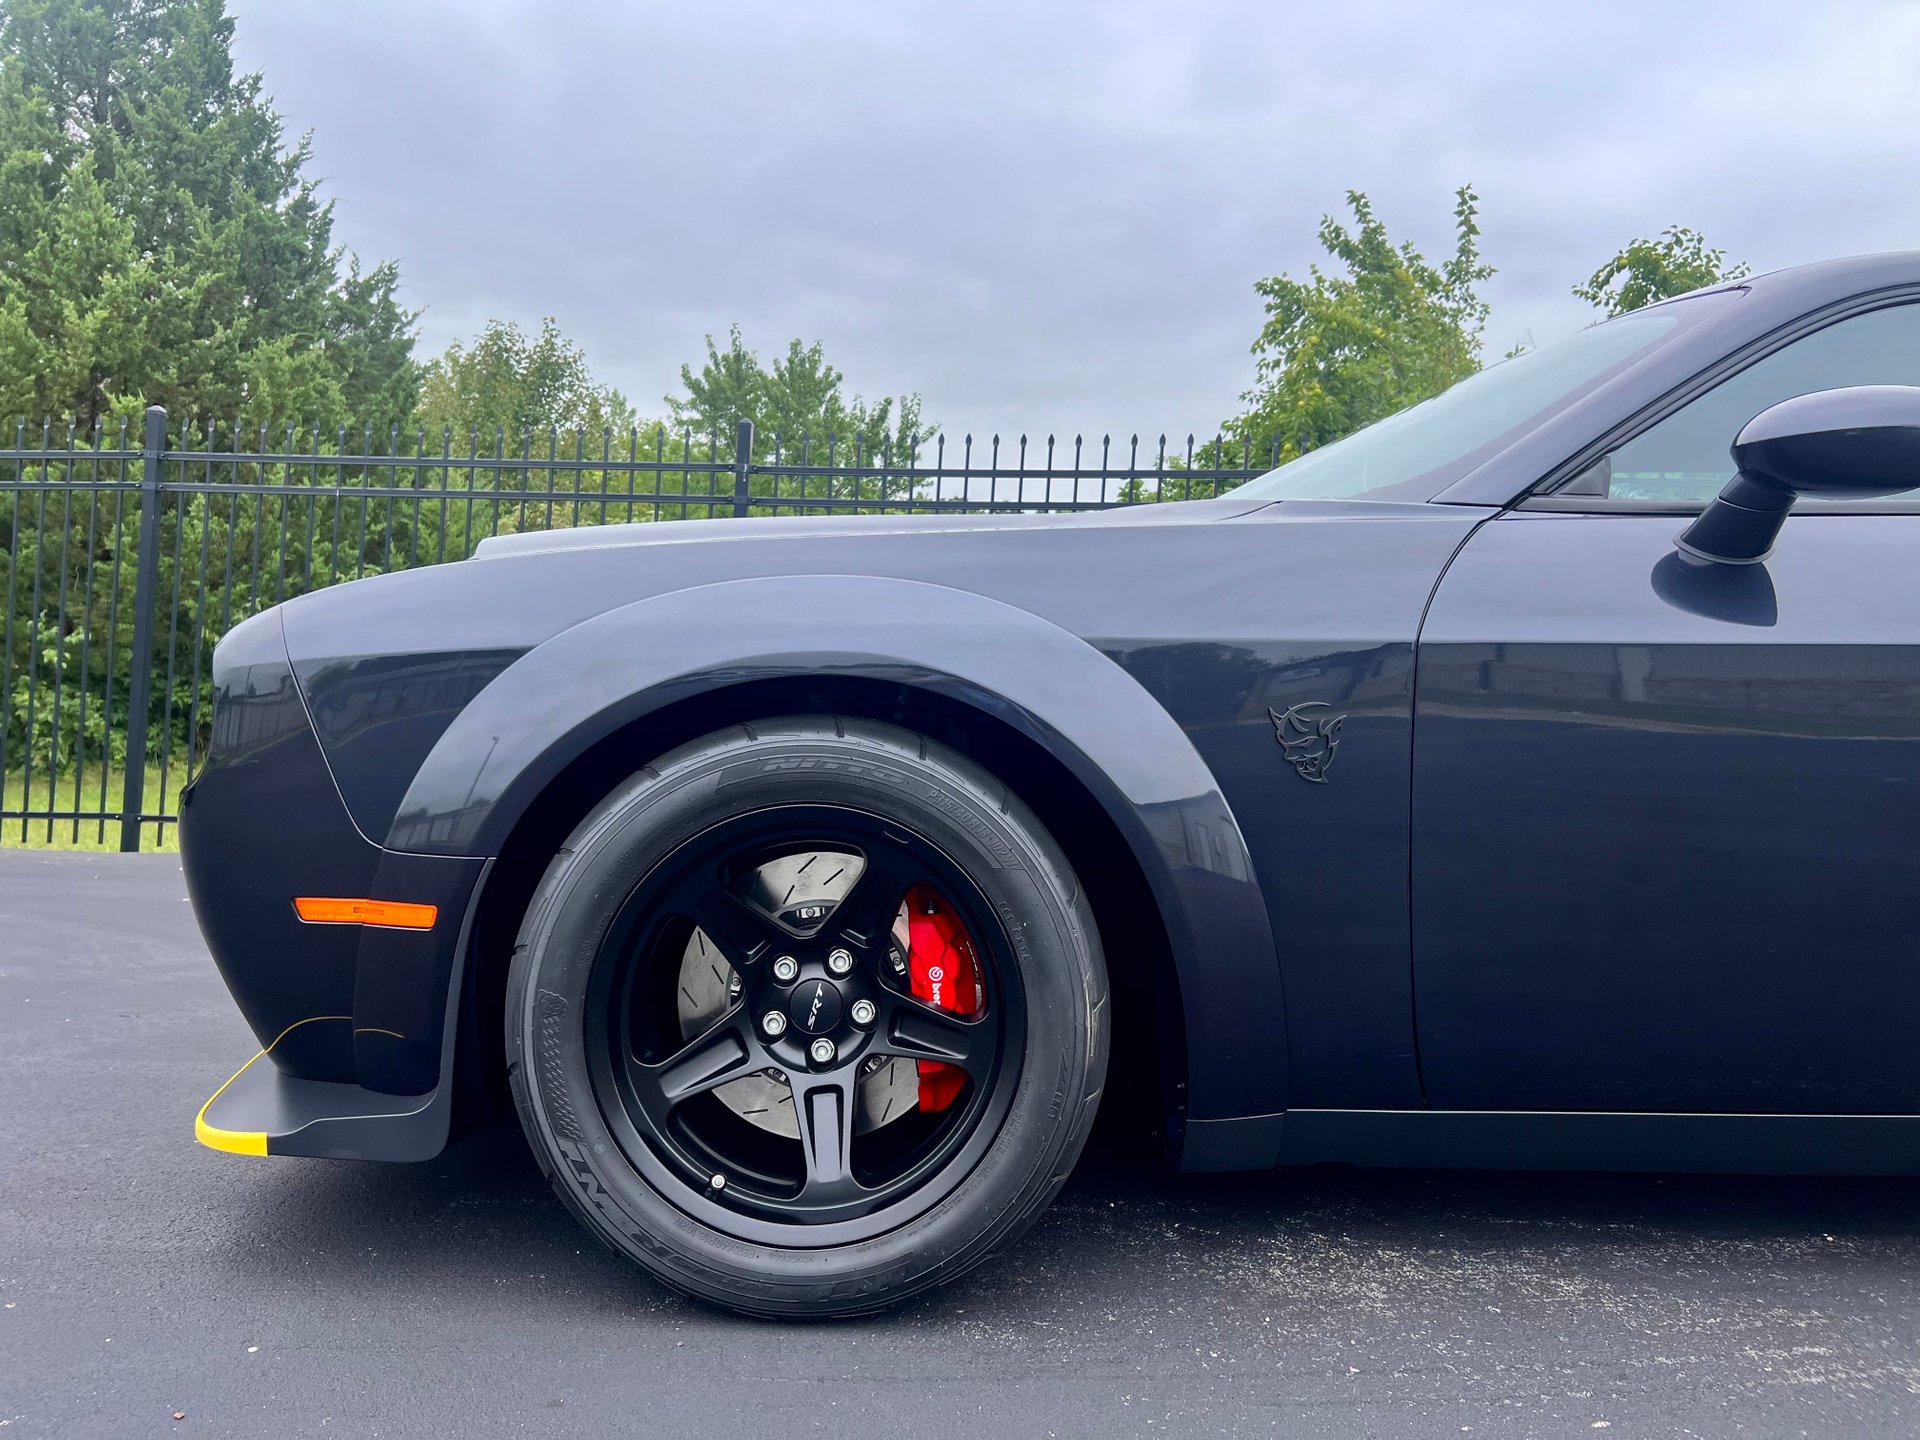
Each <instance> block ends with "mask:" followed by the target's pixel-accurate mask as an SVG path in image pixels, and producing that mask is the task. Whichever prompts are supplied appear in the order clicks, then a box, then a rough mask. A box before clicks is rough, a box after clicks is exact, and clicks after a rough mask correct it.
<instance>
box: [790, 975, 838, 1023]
mask: <svg viewBox="0 0 1920 1440" xmlns="http://www.w3.org/2000/svg"><path fill="white" fill-rule="evenodd" d="M840 1008H841V1002H840V992H839V991H838V990H837V989H835V988H834V986H833V984H832V983H831V982H830V981H826V980H818V979H815V980H802V981H801V982H800V983H799V984H798V985H796V986H794V987H793V998H792V999H791V1000H789V1001H787V1018H788V1019H789V1020H791V1021H793V1023H794V1024H795V1025H796V1026H797V1027H798V1028H799V1029H801V1030H803V1031H805V1032H806V1033H807V1034H809V1035H824V1034H826V1033H827V1032H828V1031H829V1030H832V1029H834V1028H835V1027H836V1026H838V1025H839V1023H840Z"/></svg>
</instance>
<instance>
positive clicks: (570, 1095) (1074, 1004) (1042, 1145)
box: [508, 726, 1105, 1312]
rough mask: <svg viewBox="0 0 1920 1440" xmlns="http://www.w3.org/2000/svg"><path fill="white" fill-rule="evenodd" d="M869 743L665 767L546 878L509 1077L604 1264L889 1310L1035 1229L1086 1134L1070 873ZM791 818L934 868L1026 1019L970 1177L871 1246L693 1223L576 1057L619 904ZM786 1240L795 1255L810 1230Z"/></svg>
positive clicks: (959, 773)
mask: <svg viewBox="0 0 1920 1440" xmlns="http://www.w3.org/2000/svg"><path fill="white" fill-rule="evenodd" d="M765 728H767V729H771V728H772V727H765ZM880 730H881V727H877V726H876V727H869V733H868V734H866V735H862V736H855V735H848V734H844V733H840V732H839V731H838V730H837V729H836V730H831V731H829V732H828V733H826V734H822V735H815V736H809V735H805V734H795V733H788V734H766V735H764V736H763V737H757V738H752V739H745V738H742V739H738V740H728V741H725V742H723V743H720V744H718V745H708V746H702V745H700V744H699V743H696V744H695V745H694V746H690V747H687V748H686V749H685V750H682V751H680V752H676V755H675V756H671V757H668V759H667V760H666V761H663V762H661V764H660V765H659V766H657V767H654V768H652V769H650V770H649V771H647V772H643V773H642V774H641V775H640V776H637V777H635V780H634V781H633V782H630V783H629V784H628V785H627V786H625V787H623V788H622V789H621V790H620V791H618V792H616V793H615V794H614V795H613V796H611V797H609V799H608V800H607V801H606V802H604V803H603V804H602V805H601V806H600V807H599V808H598V809H597V810H596V811H595V812H594V813H593V814H591V815H589V816H588V818H587V819H586V820H585V821H583V822H582V824H581V826H580V827H579V829H578V830H577V831H576V832H575V834H574V836H573V837H572V838H571V839H570V840H569V842H568V845H567V846H566V847H565V848H564V849H563V851H562V852H561V855H560V856H559V857H558V858H557V859H556V861H555V862H554V865H553V866H552V867H551V868H550V869H549V871H548V875H547V879H546V881H545V882H543V884H542V886H541V888H540V891H539V892H538V893H537V895H536V897H535V900H534V903H533V905H532V907H531V908H530V910H529V913H528V917H527V923H526V925H525V927H524V928H523V930H522V932H521V936H520V941H521V943H520V944H519V945H518V946H516V951H515V958H514V969H513V974H512V976H511V977H510V980H509V986H508V995H509V1004H510V1006H511V1007H512V1010H511V1013H510V1015H509V1020H510V1024H509V1029H508V1035H509V1048H510V1052H512V1053H510V1056H509V1059H510V1061H513V1062H518V1063H517V1064H516V1065H515V1067H514V1071H513V1074H514V1078H515V1091H516V1097H517V1098H518V1099H519V1100H520V1101H521V1104H520V1109H521V1114H522V1119H523V1121H524V1122H525V1123H526V1126H527V1129H528V1133H529V1137H530V1139H531V1140H532V1141H533V1143H534V1145H535V1147H536V1150H538V1151H541V1152H544V1156H545V1158H547V1159H548V1161H549V1162H550V1164H551V1166H552V1169H553V1173H554V1178H555V1183H556V1186H557V1188H559V1189H560V1191H561V1193H562V1194H563V1196H565V1197H566V1198H567V1199H568V1201H569V1203H570V1204H572V1205H573V1206H574V1208H575V1209H576V1210H578V1211H579V1212H580V1213H581V1214H582V1216H583V1218H585V1219H586V1220H587V1221H588V1222H589V1224H590V1225H591V1226H592V1227H593V1228H594V1229H595V1230H596V1231H597V1232H599V1233H600V1234H601V1237H602V1238H603V1239H605V1240H607V1241H608V1242H609V1243H610V1244H612V1245H613V1246H614V1247H615V1248H616V1249H618V1250H620V1251H622V1252H623V1253H626V1254H628V1255H630V1256H631V1257H632V1258H634V1259H636V1260H638V1261H640V1262H641V1263H642V1264H644V1265H646V1266H647V1267H648V1268H649V1269H651V1270H653V1271H654V1272H655V1273H656V1274H659V1275H661V1276H662V1277H663V1278H665V1279H668V1280H669V1281H670V1282H672V1283H675V1284H678V1285H680V1286H682V1287H684V1288H687V1289H691V1290H693V1291H694V1292H696V1293H700V1294H703V1295H707V1296H710V1297H712V1298H717V1299H721V1300H723V1301H725V1302H728V1303H733V1304H736V1305H739V1304H745V1305H748V1306H752V1307H755V1308H771V1309H775V1310H783V1309H785V1308H786V1307H787V1306H805V1307H807V1308H808V1309H811V1310H814V1311H816V1312H818V1311H819V1310H820V1308H821V1307H822V1306H823V1305H827V1306H829V1307H831V1308H834V1309H849V1308H858V1306H859V1305H860V1304H861V1302H863V1301H871V1302H873V1303H886V1302H888V1301H891V1300H893V1299H897V1298H900V1296H901V1295H903V1294H906V1293H910V1292H911V1291H912V1290H914V1289H918V1288H920V1287H921V1286H923V1285H927V1284H932V1283H935V1282H936V1281H937V1280H939V1279H940V1278H942V1276H943V1274H944V1273H946V1272H947V1271H949V1270H957V1269H959V1268H964V1267H965V1266H966V1265H968V1264H971V1263H972V1262H973V1260H975V1259H977V1258H979V1257H980V1256H981V1255H983V1254H984V1253H986V1252H987V1251H988V1250H990V1249H991V1248H992V1246H993V1245H994V1244H996V1243H997V1242H998V1241H1000V1240H1002V1239H1004V1238H1007V1236H1008V1235H1009V1234H1010V1233H1011V1232H1012V1231H1014V1230H1015V1229H1017V1228H1018V1227H1020V1226H1021V1225H1023V1224H1024V1222H1025V1221H1026V1220H1027V1219H1029V1218H1031V1215H1032V1213H1034V1212H1036V1211H1037V1210H1038V1208H1039V1206H1040V1205H1041V1204H1042V1203H1044V1200H1045V1199H1046V1198H1048V1197H1049V1196H1050V1194H1051V1191H1052V1188H1053V1187H1054V1186H1057V1184H1058V1181H1059V1180H1060V1179H1061V1178H1064V1171H1065V1166H1066V1165H1067V1164H1070V1163H1071V1160H1072V1158H1073V1156H1074V1155H1075V1154H1077V1152H1078V1149H1079V1144H1080V1142H1081V1141H1082V1140H1083V1139H1084V1136H1085V1124H1084V1123H1083V1122H1090V1121H1091V1113H1090V1109H1088V1113H1087V1114H1085V1115H1084V1116H1082V1115H1081V1114H1079V1113H1078V1110H1079V1108H1081V1107H1079V1105H1078V1102H1079V1101H1080V1098H1081V1097H1082V1096H1083V1094H1085V1093H1086V1091H1087V1090H1088V1088H1089V1085H1088V1076H1089V1070H1090V1067H1092V1066H1094V1065H1095V1064H1096V1062H1097V1063H1098V1064H1099V1065H1100V1067H1101V1068H1104V1060H1105V1053H1104V1041H1105V1035H1104V1031H1103V1029H1101V1028H1100V1026H1099V1022H1100V1020H1101V1019H1102V1018H1103V1011H1102V1008H1101V1007H1100V1006H1099V1005H1098V1003H1097V1000H1098V997H1099V996H1100V995H1103V994H1104V984H1103V980H1104V977H1103V976H1101V975H1100V974H1099V972H1098V964H1099V962H1098V956H1097V949H1096V946H1097V942H1096V941H1095V939H1094V937H1093V934H1092V930H1091V925H1090V924H1089V923H1088V922H1087V917H1086V916H1085V914H1084V903H1083V902H1082V901H1081V900H1080V898H1079V896H1078V894H1077V891H1076V887H1073V886H1072V885H1071V884H1070V882H1065V881H1064V877H1065V876H1066V875H1067V874H1069V873H1070V872H1067V871H1066V868H1065V865H1064V862H1063V861H1061V860H1059V859H1058V858H1057V857H1056V856H1055V855H1049V854H1048V853H1047V849H1048V846H1049V843H1050V842H1047V841H1046V840H1045V837H1044V832H1042V831H1040V829H1039V827H1038V825H1037V823H1032V824H1023V823H1021V822H1020V820H1018V819H1013V818H1011V817H1012V812H1011V810H1010V809H1009V808H1008V802H1006V801H1005V800H1004V799H1003V798H1002V795H1001V793H1000V792H999V790H998V787H997V786H994V785H993V784H992V782H990V781H987V780H986V777H985V776H983V775H980V774H979V773H978V772H973V771H972V767H971V766H968V765H966V763H965V762H962V761H959V757H957V756H946V755H943V754H940V753H938V752H937V751H936V752H934V753H933V754H931V755H929V753H928V751H929V747H927V746H926V745H925V744H924V743H921V742H919V741H918V738H917V737H914V736H910V735H908V734H906V733H905V732H893V735H897V736H898V739H897V740H894V739H893V738H892V736H889V735H886V734H883V733H878V732H880ZM749 733H751V732H749ZM890 741H891V743H889V742H890ZM956 762H957V763H956ZM969 772H972V773H969ZM982 782H985V783H984V784H983V783H982ZM789 804H829V805H838V806H844V807H847V808H850V809H857V810H865V811H867V812H868V813H870V814H875V815H878V816H881V817H882V818H885V819H890V820H892V821H894V823H895V824H897V825H902V826H905V827H907V828H911V829H913V830H915V831H917V832H918V833H919V834H920V835H922V836H923V837H924V838H925V839H927V840H928V841H930V842H932V843H933V844H934V845H936V846H937V847H938V848H940V849H941V850H942V851H944V852H945V853H946V854H947V855H948V856H949V857H950V858H951V859H952V860H953V861H954V862H955V863H957V864H958V865H959V866H960V868H961V869H962V870H963V871H965V872H966V873H967V874H968V875H969V876H970V877H971V878H972V879H973V881H974V883H975V885H976V886H977V887H978V889H979V891H980V893H981V895H982V896H983V897H984V899H985V901H986V903H987V904H988V905H989V906H990V907H991V909H992V911H993V913H994V914H995V916H996V917H997V918H998V921H999V924H1000V927H1001V930H1002V932H1003V934H1004V936H1005V940H1006V948H1005V953H1006V954H1007V955H1009V956H1010V959H1011V963H1012V964H1013V965H1014V966H1015V967H1016V968H1017V971H1018V975H1019V981H1020V984H1021V986H1022V988H1023V991H1024V994H1025V1001H1026V1046H1025V1054H1024V1056H1023V1057H1021V1058H1020V1074H1019V1078H1018V1081H1017V1082H1016V1087H1015V1091H1014V1095H1013V1098H1012V1101H1011V1104H1010V1106H1009V1108H1008V1110H1007V1112H1006V1115H1005V1117H1004V1119H1003V1120H1002V1122H1001V1124H1000V1130H999V1133H998V1134H997V1135H996V1136H995V1137H994V1138H993V1140H992V1143H991V1144H990V1145H989V1146H988V1147H987V1149H986V1152H985V1154H984V1155H983V1156H981V1158H980V1159H979V1160H978V1162H977V1163H976V1165H975V1166H974V1169H973V1170H972V1172H971V1173H969V1174H968V1175H967V1176H966V1177H965V1178H964V1179H962V1180H961V1181H960V1182H959V1183H958V1184H957V1185H956V1186H955V1187H954V1188H953V1189H952V1190H951V1191H950V1192H949V1193H948V1194H947V1195H945V1196H944V1197H943V1198H941V1199H940V1200H939V1201H937V1202H936V1203H935V1204H934V1205H932V1206H931V1207H930V1208H928V1209H926V1210H925V1211H924V1212H923V1213H920V1214H918V1215H916V1216H914V1217H912V1218H910V1219H907V1220H905V1221H904V1222H903V1223H902V1224H900V1225H898V1226H897V1227H895V1228H893V1229H890V1230H888V1231H886V1232H884V1233H882V1234H879V1235H876V1236H874V1237H872V1238H869V1239H865V1240H859V1241H855V1242H851V1243H846V1244H839V1245H826V1246H814V1247H801V1246H795V1247H791V1248H789V1247H783V1246H774V1245H766V1244H760V1243H755V1242H752V1241H749V1240H745V1239H742V1238H739V1237H737V1236H735V1235H729V1234H727V1233H725V1232H724V1231H723V1230H721V1229H719V1228H717V1227H716V1226H715V1225H713V1224H709V1223H706V1222H705V1221H703V1220H702V1219H701V1218H700V1213H701V1211H702V1210H703V1209H706V1210H707V1211H708V1212H709V1213H713V1214H715V1216H716V1218H719V1216H720V1215H721V1214H723V1213H724V1212H719V1211H718V1207H717V1202H714V1201H712V1200H709V1199H707V1198H706V1197H705V1196H701V1195H699V1194H697V1193H696V1192H693V1191H692V1190H691V1189H689V1190H687V1191H686V1192H685V1193H683V1194H681V1195H679V1196H675V1197H669V1195H667V1194H664V1193H662V1192H661V1191H660V1190H658V1189H656V1188H655V1187H654V1186H653V1185H652V1184H651V1183H649V1182H648V1181H647V1180H646V1179H645V1178H644V1177H643V1176H642V1175H641V1174H640V1173H639V1171H637V1170H636V1169H635V1168H634V1167H633V1166H632V1164H631V1163H629V1161H628V1160H627V1159H626V1157H625V1155H624V1153H623V1151H622V1149H621V1147H620V1145H619V1143H618V1142H617V1141H616V1139H615V1138H614V1135H613V1133H612V1131H611V1129H610V1128H609V1126H608V1124H607V1121H606V1118H605V1117H604V1116H603V1115H602V1113H601V1110H600V1103H601V1102H600V1099H599V1098H598V1096H597V1095H596V1092H595V1088H594V1086H593V1084H592V1080H591V1078H590V1075H589V1070H588V1062H587V1047H586V1044H585V1019H586V1010H585V997H586V994H587V989H588V984H589V980H590V977H591V975H592V972H593V968H594V965H595V963H596V962H597V961H598V960H599V958H600V955H601V950H602V945H603V942H604V941H605V939H606V936H607V932H608V929H609V928H610V926H611V925H612V923H613V920H614V917H615V916H616V915H617V913H618V912H619V909H620V907H621V904H622V903H623V902H624V900H625V898H626V897H627V896H628V895H630V894H631V893H632V891H633V890H634V888H635V887H637V886H638V885H639V884H640V883H641V882H642V881H643V880H644V879H645V878H646V876H647V875H648V874H649V873H650V872H651V871H652V870H653V869H654V868H655V867H656V866H657V865H658V864H659V863H660V862H661V861H662V860H663V859H665V858H666V857H667V856H669V855H670V854H672V853H673V852H674V851H675V850H676V849H678V848H679V847H680V846H681V845H682V844H684V843H685V842H686V841H688V840H690V839H692V838H694V837H695V836H697V835H699V834H700V833H701V832H702V831H704V830H705V829H707V828H708V827H709V826H711V825H713V824H715V823H717V822H719V821H721V820H724V819H727V818H730V817H732V816H735V815H738V814H740V813H743V812H745V811H749V810H755V809H762V808H769V807H773V806H779V805H789ZM1097 1081H1098V1076H1097V1075H1096V1076H1095V1077H1094V1083H1095V1085H1096V1086H1097ZM1063 1152H1064V1155H1063ZM796 1231H798V1232H800V1235H799V1236H798V1238H804V1227H796Z"/></svg>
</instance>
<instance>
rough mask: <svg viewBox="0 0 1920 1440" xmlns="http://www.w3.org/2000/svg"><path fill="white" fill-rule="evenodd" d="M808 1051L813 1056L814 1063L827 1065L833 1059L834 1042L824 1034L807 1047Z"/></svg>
mask: <svg viewBox="0 0 1920 1440" xmlns="http://www.w3.org/2000/svg"><path fill="white" fill-rule="evenodd" d="M807 1053H808V1054H809V1055H811V1056H813V1063H814V1064H816V1065H825V1064H826V1063H827V1062H828V1061H830V1060H831V1059H833V1054H834V1051H833V1042H832V1041H831V1040H829V1039H827V1037H826V1036H824V1035H822V1036H821V1037H820V1038H819V1039H818V1040H816V1041H814V1042H813V1044H811V1045H809V1046H808V1047H807Z"/></svg>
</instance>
